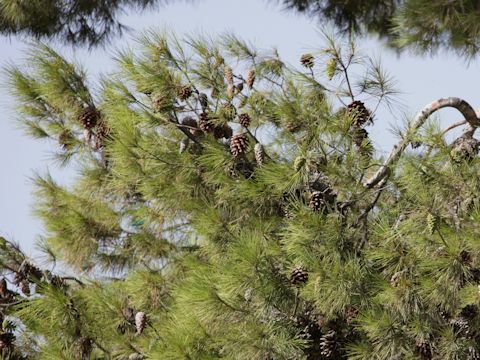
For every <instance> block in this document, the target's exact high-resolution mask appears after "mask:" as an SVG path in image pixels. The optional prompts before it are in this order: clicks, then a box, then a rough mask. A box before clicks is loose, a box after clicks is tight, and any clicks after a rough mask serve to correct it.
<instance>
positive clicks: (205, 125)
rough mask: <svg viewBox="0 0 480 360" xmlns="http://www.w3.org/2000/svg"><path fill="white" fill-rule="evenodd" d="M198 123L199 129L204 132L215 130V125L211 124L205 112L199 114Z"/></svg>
mask: <svg viewBox="0 0 480 360" xmlns="http://www.w3.org/2000/svg"><path fill="white" fill-rule="evenodd" d="M198 125H199V126H200V129H201V130H202V131H203V132H206V133H213V131H214V130H215V125H214V124H213V122H212V120H211V119H210V117H209V116H208V114H207V113H205V112H203V113H201V114H200V119H199V122H198Z"/></svg>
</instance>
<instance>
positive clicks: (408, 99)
mask: <svg viewBox="0 0 480 360" xmlns="http://www.w3.org/2000/svg"><path fill="white" fill-rule="evenodd" d="M122 22H123V23H124V24H125V25H127V26H129V27H130V30H129V31H128V32H127V33H125V34H124V36H123V37H121V38H117V39H115V40H114V41H112V42H111V43H110V44H109V45H108V46H107V47H106V48H101V49H95V50H92V51H88V50H85V49H76V50H74V49H72V48H69V47H62V46H60V45H59V44H52V45H53V47H54V48H55V49H56V50H58V51H59V52H60V53H62V54H64V55H66V57H67V58H69V59H75V60H76V61H77V62H79V63H81V64H83V65H84V66H85V68H86V69H87V73H88V74H89V76H90V80H91V82H92V83H95V80H96V79H98V76H99V74H102V73H108V72H111V71H113V69H114V68H115V67H114V61H113V60H112V57H113V56H114V55H115V51H117V50H118V49H123V48H125V47H127V46H132V47H135V41H134V37H135V34H138V33H140V32H142V31H145V30H148V29H152V28H158V29H170V30H174V31H175V32H176V33H177V34H179V35H181V34H192V33H199V32H202V33H205V34H208V35H212V36H214V35H216V34H222V33H224V32H226V31H229V32H234V33H235V34H237V35H239V36H240V37H242V38H243V39H245V40H248V41H251V42H253V43H254V44H255V45H257V46H258V47H260V48H270V47H272V46H273V47H276V48H278V50H279V52H280V55H281V56H282V58H283V59H284V60H286V61H287V62H289V63H291V64H297V63H298V59H299V58H300V56H301V54H303V53H305V52H308V51H310V50H312V49H314V48H319V47H321V46H322V45H323V42H322V38H321V35H320V30H321V27H320V25H319V24H318V23H317V22H316V21H315V20H312V19H308V18H307V17H305V16H303V15H296V14H293V13H291V12H286V11H283V10H282V8H281V7H280V6H279V5H277V4H275V2H274V1H270V2H269V1H267V0H241V1H239V0H199V1H197V2H196V3H193V4H192V3H187V2H186V1H180V2H174V4H171V5H167V6H165V7H163V8H160V9H158V10H155V11H149V12H143V13H141V14H135V13H126V14H124V15H123V16H122ZM360 47H361V48H362V49H363V51H364V52H365V53H366V54H369V55H372V56H375V57H377V58H380V59H381V62H382V64H383V66H384V68H385V69H386V70H387V71H388V72H389V73H390V74H391V75H392V76H393V77H394V78H395V79H396V80H397V88H398V89H399V90H400V91H401V92H402V93H401V94H400V95H399V97H398V100H399V102H400V103H401V104H402V107H401V110H402V112H393V113H392V112H391V111H390V110H388V109H386V108H383V109H380V111H379V112H378V115H377V116H376V125H375V127H374V129H373V130H372V131H371V136H372V138H373V141H374V143H375V144H376V145H377V146H378V147H379V148H380V149H381V150H382V151H383V152H388V151H389V150H390V149H391V147H392V146H393V144H394V137H393V135H392V134H391V131H390V129H391V128H392V126H395V125H396V124H398V123H399V122H401V119H402V118H403V117H404V116H412V115H414V114H415V113H416V112H417V111H419V110H420V109H421V108H422V107H423V106H425V105H426V104H428V103H430V102H431V101H433V100H435V99H437V98H441V97H448V96H457V97H461V98H463V99H465V100H466V101H468V102H469V103H470V104H472V106H473V107H474V108H480V98H479V96H478V94H479V92H478V88H477V84H478V83H479V80H480V79H479V77H480V71H479V70H480V62H479V61H472V62H470V63H469V64H466V62H465V60H463V59H460V58H456V57H455V56H447V55H445V54H442V55H437V56H433V57H429V56H426V57H421V56H414V55H412V54H408V53H407V54H402V55H401V56H398V54H396V53H394V52H392V51H391V50H388V49H386V48H385V47H384V46H383V45H382V44H381V43H380V42H378V41H375V40H372V39H370V40H365V41H361V42H360ZM26 48H27V45H26V42H25V41H24V40H22V39H18V38H5V37H1V36H0V66H1V67H3V66H5V65H6V64H7V63H13V64H17V65H21V64H22V59H23V58H24V51H25V49H26ZM0 79H1V80H0V169H1V176H0V236H5V237H7V238H9V239H13V240H15V241H17V242H19V243H20V244H21V246H22V248H23V249H24V251H25V252H26V253H27V255H30V256H36V255H38V252H37V251H36V250H35V246H34V242H35V239H36V238H37V236H39V235H42V231H43V229H42V224H41V222H40V221H38V220H37V219H36V218H35V217H34V215H33V213H32V204H33V201H34V198H33V194H32V189H33V187H32V183H31V181H30V178H31V176H32V175H33V174H34V173H39V174H45V173H46V172H47V171H48V172H50V173H51V174H52V175H53V176H54V177H55V178H56V179H59V181H60V182H61V183H69V182H71V181H72V179H73V178H74V176H75V173H74V171H73V170H71V169H61V168H59V167H58V166H57V165H56V164H55V163H54V161H53V160H52V159H51V151H52V149H53V147H52V146H53V144H49V143H46V142H42V141H37V140H32V139H29V138H27V137H26V136H25V135H24V134H23V133H22V131H21V130H19V129H18V126H17V123H16V121H15V119H16V115H15V111H14V107H15V104H14V101H13V99H12V97H11V96H9V89H8V86H6V84H5V78H4V76H3V75H2V76H1V77H0ZM440 116H441V119H442V122H447V121H448V122H453V121H457V120H459V114H457V113H455V111H452V110H444V111H442V113H441V115H440Z"/></svg>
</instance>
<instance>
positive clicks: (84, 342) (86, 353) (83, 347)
mask: <svg viewBox="0 0 480 360" xmlns="http://www.w3.org/2000/svg"><path fill="white" fill-rule="evenodd" d="M92 345H93V340H92V339H91V338H89V337H82V338H80V339H79V340H78V343H77V352H78V355H79V356H80V358H81V359H88V358H89V357H90V354H91V353H92V350H93V346H92Z"/></svg>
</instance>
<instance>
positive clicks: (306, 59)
mask: <svg viewBox="0 0 480 360" xmlns="http://www.w3.org/2000/svg"><path fill="white" fill-rule="evenodd" d="M300 63H301V64H302V65H303V66H305V67H306V68H309V69H311V68H313V66H314V65H315V59H314V57H313V55H312V54H303V55H302V57H301V58H300Z"/></svg>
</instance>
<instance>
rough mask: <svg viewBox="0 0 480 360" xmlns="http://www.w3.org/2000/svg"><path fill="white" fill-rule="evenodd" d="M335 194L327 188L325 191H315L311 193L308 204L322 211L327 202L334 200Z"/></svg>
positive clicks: (313, 208) (315, 209)
mask: <svg viewBox="0 0 480 360" xmlns="http://www.w3.org/2000/svg"><path fill="white" fill-rule="evenodd" d="M334 198H335V196H334V195H333V194H332V192H331V190H330V189H329V188H327V189H326V190H325V191H314V192H312V193H311V194H310V200H309V203H308V205H309V206H310V208H311V209H312V210H314V211H321V210H322V209H323V208H324V207H325V206H326V205H327V204H329V203H331V202H332V201H334Z"/></svg>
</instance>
